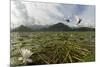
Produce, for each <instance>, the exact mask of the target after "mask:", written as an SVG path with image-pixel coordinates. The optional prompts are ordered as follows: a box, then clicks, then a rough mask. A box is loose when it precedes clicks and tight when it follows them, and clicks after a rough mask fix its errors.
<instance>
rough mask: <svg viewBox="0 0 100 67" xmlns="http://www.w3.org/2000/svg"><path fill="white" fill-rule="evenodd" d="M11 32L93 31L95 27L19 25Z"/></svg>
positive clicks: (61, 24) (59, 24) (60, 24)
mask: <svg viewBox="0 0 100 67" xmlns="http://www.w3.org/2000/svg"><path fill="white" fill-rule="evenodd" d="M11 31H12V32H17V31H18V32H32V31H95V28H89V27H79V28H71V27H69V26H68V25H65V24H63V23H57V24H53V25H50V26H48V27H47V26H43V27H41V28H38V26H37V27H36V26H34V27H32V26H30V27H29V26H24V25H21V26H19V27H17V28H15V29H13V30H11Z"/></svg>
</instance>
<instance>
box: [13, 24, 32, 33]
mask: <svg viewBox="0 0 100 67" xmlns="http://www.w3.org/2000/svg"><path fill="white" fill-rule="evenodd" d="M12 31H13V32H17V31H19V32H28V31H33V30H32V29H31V28H29V27H26V26H24V25H21V26H19V27H17V28H15V29H13V30H12Z"/></svg>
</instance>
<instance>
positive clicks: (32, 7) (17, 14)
mask: <svg viewBox="0 0 100 67" xmlns="http://www.w3.org/2000/svg"><path fill="white" fill-rule="evenodd" d="M14 2H15V3H14ZM75 15H78V16H80V17H81V18H82V23H81V24H80V25H79V26H89V27H90V26H92V27H94V25H95V10H94V6H79V5H75V4H74V5H72V4H70V5H68V4H58V3H40V2H24V1H19V0H14V1H12V3H11V24H14V25H15V27H17V26H19V25H21V24H24V25H31V24H41V25H46V24H55V23H58V22H62V23H65V24H67V25H69V26H75V24H76V21H75V17H74V16H75ZM68 16H70V18H71V20H72V22H71V23H67V22H66V21H65V20H64V17H68Z"/></svg>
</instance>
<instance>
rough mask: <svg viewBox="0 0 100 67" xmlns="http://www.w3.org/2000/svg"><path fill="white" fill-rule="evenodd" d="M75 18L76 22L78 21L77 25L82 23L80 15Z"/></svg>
mask: <svg viewBox="0 0 100 67" xmlns="http://www.w3.org/2000/svg"><path fill="white" fill-rule="evenodd" d="M75 18H76V22H77V23H76V25H78V24H80V23H81V21H82V19H81V18H80V17H79V16H75Z"/></svg>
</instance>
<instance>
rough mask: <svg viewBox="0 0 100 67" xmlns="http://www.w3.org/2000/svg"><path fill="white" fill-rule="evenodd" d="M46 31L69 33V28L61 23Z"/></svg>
mask: <svg viewBox="0 0 100 67" xmlns="http://www.w3.org/2000/svg"><path fill="white" fill-rule="evenodd" d="M45 30H47V31H69V30H71V28H70V27H69V26H67V25H65V24H63V23H57V24H54V25H51V26H49V27H48V28H45Z"/></svg>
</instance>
